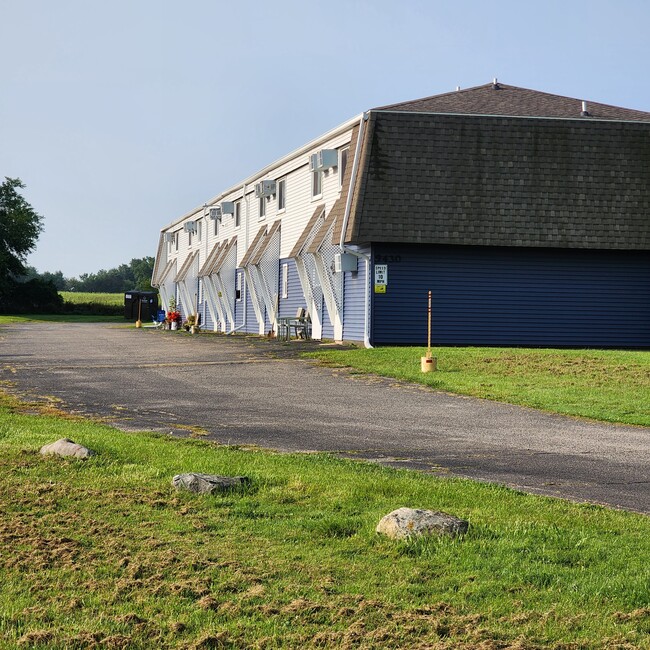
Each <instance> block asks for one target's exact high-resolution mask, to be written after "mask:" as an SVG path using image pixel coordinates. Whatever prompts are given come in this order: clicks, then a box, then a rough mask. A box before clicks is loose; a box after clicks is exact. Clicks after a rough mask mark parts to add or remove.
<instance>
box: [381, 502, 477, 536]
mask: <svg viewBox="0 0 650 650" xmlns="http://www.w3.org/2000/svg"><path fill="white" fill-rule="evenodd" d="M468 527H469V522H467V521H465V520H464V519H459V518H458V517H454V516H453V515H448V514H447V513H445V512H434V511H433V510H419V509H414V508H398V509H397V510H393V512H390V513H388V514H387V515H386V516H385V517H383V518H382V519H381V521H380V522H379V524H377V532H378V533H381V534H382V535H387V536H388V537H391V538H392V539H407V538H409V537H417V536H420V535H449V536H451V537H454V536H456V535H463V534H464V533H466V532H467V528H468Z"/></svg>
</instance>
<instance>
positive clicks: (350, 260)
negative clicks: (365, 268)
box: [334, 253, 358, 273]
mask: <svg viewBox="0 0 650 650" xmlns="http://www.w3.org/2000/svg"><path fill="white" fill-rule="evenodd" d="M357 270H358V258H357V256H356V255H350V253H337V254H336V255H334V273H345V272H346V271H352V272H356V271H357Z"/></svg>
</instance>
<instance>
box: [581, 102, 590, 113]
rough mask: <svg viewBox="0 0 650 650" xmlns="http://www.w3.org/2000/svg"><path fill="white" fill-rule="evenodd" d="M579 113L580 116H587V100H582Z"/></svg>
mask: <svg viewBox="0 0 650 650" xmlns="http://www.w3.org/2000/svg"><path fill="white" fill-rule="evenodd" d="M580 115H582V117H588V116H589V111H588V110H587V102H585V101H583V102H582V110H581V111H580Z"/></svg>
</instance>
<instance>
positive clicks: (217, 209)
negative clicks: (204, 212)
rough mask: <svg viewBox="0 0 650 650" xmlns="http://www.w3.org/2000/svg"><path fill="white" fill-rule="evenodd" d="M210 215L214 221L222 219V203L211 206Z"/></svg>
mask: <svg viewBox="0 0 650 650" xmlns="http://www.w3.org/2000/svg"><path fill="white" fill-rule="evenodd" d="M208 216H209V217H210V219H212V220H213V221H214V220H215V219H221V206H220V205H215V206H212V207H211V208H208Z"/></svg>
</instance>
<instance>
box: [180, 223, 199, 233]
mask: <svg viewBox="0 0 650 650" xmlns="http://www.w3.org/2000/svg"><path fill="white" fill-rule="evenodd" d="M183 230H184V231H185V232H189V233H193V232H196V221H186V222H185V224H184V225H183Z"/></svg>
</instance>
